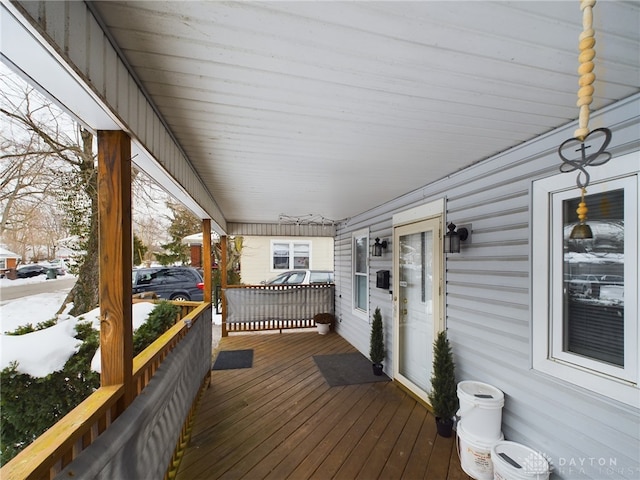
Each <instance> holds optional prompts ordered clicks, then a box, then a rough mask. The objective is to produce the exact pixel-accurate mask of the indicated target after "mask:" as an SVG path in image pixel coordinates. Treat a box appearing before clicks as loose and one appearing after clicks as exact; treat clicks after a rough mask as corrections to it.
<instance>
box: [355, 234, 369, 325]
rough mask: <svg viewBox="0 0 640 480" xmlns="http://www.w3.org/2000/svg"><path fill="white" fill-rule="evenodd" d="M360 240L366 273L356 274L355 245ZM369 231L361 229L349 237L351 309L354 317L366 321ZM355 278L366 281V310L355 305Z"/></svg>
mask: <svg viewBox="0 0 640 480" xmlns="http://www.w3.org/2000/svg"><path fill="white" fill-rule="evenodd" d="M360 239H364V240H365V242H366V252H365V253H366V261H365V265H366V271H365V272H364V273H363V272H356V245H357V242H358V240H360ZM369 248H370V245H369V230H368V229H366V228H365V229H363V230H358V231H356V232H353V233H352V235H351V258H352V261H351V278H352V285H353V294H352V297H351V309H352V312H353V314H354V315H356V316H358V317H360V318H362V319H364V320H367V321H368V319H369V290H370V287H369ZM356 277H364V278H365V279H366V281H365V285H366V293H365V298H366V302H365V306H366V309H365V310H363V309H361V308H358V306H357V304H356V295H357V294H358V283H357V282H356Z"/></svg>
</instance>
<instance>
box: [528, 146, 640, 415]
mask: <svg viewBox="0 0 640 480" xmlns="http://www.w3.org/2000/svg"><path fill="white" fill-rule="evenodd" d="M639 171H640V152H634V153H633V154H628V155H624V156H622V157H619V158H614V159H612V160H611V161H610V162H609V163H607V164H605V165H602V166H599V167H592V168H590V169H589V174H590V175H591V181H590V185H589V186H588V187H587V195H590V194H596V193H599V192H603V191H609V190H615V189H619V188H624V189H625V206H624V211H625V252H624V255H625V269H624V270H625V273H624V275H625V282H624V283H625V286H624V298H625V310H624V312H625V313H624V314H625V327H624V328H625V331H624V334H625V347H624V348H625V361H624V364H625V365H624V368H620V367H616V366H613V365H609V364H606V363H605V362H599V361H597V360H594V359H589V358H586V357H582V356H579V355H575V354H572V353H570V352H563V351H562V320H563V318H562V315H563V308H562V303H563V294H562V291H563V290H562V289H563V288H564V278H563V262H564V257H563V247H564V240H563V236H562V234H561V233H560V234H558V233H557V232H562V228H563V226H562V213H561V204H562V201H563V200H565V199H569V198H575V197H578V196H579V195H580V192H579V190H578V188H577V186H576V175H577V173H576V172H574V173H573V174H568V173H562V174H558V175H555V176H553V177H549V178H545V179H542V180H537V181H535V182H533V186H532V209H531V212H532V219H531V222H532V241H531V244H532V255H531V272H532V298H531V312H532V366H533V368H534V369H535V370H537V371H540V372H542V373H545V374H548V375H551V376H553V377H556V378H558V379H560V380H562V381H565V382H567V383H571V384H574V385H578V386H580V387H583V388H585V389H587V390H590V391H593V392H596V393H598V394H601V395H604V396H606V397H609V398H612V399H614V400H617V401H620V402H623V403H625V404H628V405H633V406H636V407H637V406H638V400H639V398H640V390H639V389H638V383H639V380H640V378H639V372H640V355H639V354H638V348H639V347H640V327H639V325H638V298H637V297H638V294H637V292H638V284H639V278H638V270H639V267H640V262H639V255H638V226H639V224H640V220H639V216H640V212H639V210H640V207H639V206H638V196H639V190H640V180H639V175H638V173H639ZM587 223H588V219H587Z"/></svg>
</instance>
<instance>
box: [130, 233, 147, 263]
mask: <svg viewBox="0 0 640 480" xmlns="http://www.w3.org/2000/svg"><path fill="white" fill-rule="evenodd" d="M147 250H148V248H147V247H146V246H145V244H144V243H142V240H140V238H138V237H137V236H136V235H133V264H134V265H141V264H142V262H143V261H144V256H145V254H146V253H147Z"/></svg>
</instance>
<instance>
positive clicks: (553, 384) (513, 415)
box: [335, 95, 640, 480]
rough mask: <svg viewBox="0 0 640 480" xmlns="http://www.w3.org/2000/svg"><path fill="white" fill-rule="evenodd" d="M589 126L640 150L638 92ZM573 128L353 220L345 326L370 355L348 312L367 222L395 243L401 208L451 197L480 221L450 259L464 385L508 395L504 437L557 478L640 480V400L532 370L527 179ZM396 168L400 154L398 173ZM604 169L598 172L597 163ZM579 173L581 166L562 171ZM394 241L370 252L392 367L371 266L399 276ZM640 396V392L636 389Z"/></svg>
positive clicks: (460, 219) (345, 235)
mask: <svg viewBox="0 0 640 480" xmlns="http://www.w3.org/2000/svg"><path fill="white" fill-rule="evenodd" d="M591 126H592V128H597V127H600V126H607V127H609V128H610V129H611V130H612V132H613V138H612V142H611V144H610V146H609V148H608V151H609V152H611V153H612V154H613V156H614V158H613V159H612V160H611V161H612V162H616V160H617V159H616V157H619V156H621V155H624V154H626V153H630V152H633V151H638V150H640V96H637V95H636V96H634V97H632V98H630V99H627V100H624V101H621V102H618V103H617V104H616V105H613V106H612V107H610V108H607V109H605V110H603V111H602V112H599V113H597V114H595V115H592V120H591ZM574 129H575V124H571V125H568V126H566V127H564V128H562V129H558V130H556V131H553V132H551V133H549V134H547V135H545V136H543V137H540V138H537V139H534V140H532V141H530V142H527V143H525V144H523V145H521V146H519V147H516V148H513V149H511V150H509V151H507V152H504V153H502V154H499V155H496V156H495V157H493V158H491V159H488V160H486V161H483V162H480V163H477V164H475V165H473V166H471V167H469V168H467V169H465V170H462V171H460V172H458V173H456V174H454V175H451V176H449V177H447V178H444V179H442V180H440V181H438V182H435V183H433V184H431V185H427V186H425V187H423V188H421V189H419V190H416V191H413V192H411V193H409V194H407V195H405V196H403V197H401V198H397V199H395V200H393V201H391V202H389V203H387V204H384V205H382V206H380V207H377V208H375V209H373V210H370V211H368V212H365V213H363V214H361V215H358V216H356V217H353V218H351V219H350V220H349V221H348V222H346V223H345V224H344V225H342V226H341V227H340V228H339V229H338V231H337V236H336V260H335V262H336V274H337V282H338V286H337V291H336V296H337V300H336V302H337V305H336V313H337V316H338V318H339V323H338V331H339V333H340V334H341V335H343V336H344V337H345V338H346V339H347V340H349V341H350V342H351V343H353V344H354V345H355V346H356V347H357V348H358V349H360V350H361V351H362V352H363V353H365V354H368V348H369V325H368V324H367V323H366V322H364V321H363V320H362V319H360V318H357V317H356V316H354V315H353V314H352V310H351V298H352V291H351V283H352V282H351V235H352V232H354V231H356V230H360V229H363V228H369V231H370V235H369V237H370V242H371V243H372V242H373V239H374V238H375V237H376V236H378V237H380V238H385V239H389V240H390V239H391V237H392V235H391V233H392V225H391V218H392V215H393V214H394V213H398V212H401V211H404V210H407V209H409V208H411V207H414V206H417V205H421V204H425V203H428V202H429V201H432V200H436V199H438V198H443V197H444V198H446V207H445V220H446V221H447V222H448V221H453V222H454V223H456V224H458V225H460V224H466V223H471V224H472V225H473V235H472V244H471V245H468V246H463V250H462V252H461V253H460V254H453V255H448V259H447V260H446V265H445V271H446V274H445V275H446V287H445V292H446V299H445V300H446V302H445V303H446V307H445V315H446V324H447V328H448V332H449V337H450V339H451V341H452V345H453V350H454V354H455V361H456V366H457V377H458V378H457V380H458V381H460V380H477V381H482V382H486V383H490V384H492V385H495V386H496V387H498V388H500V389H501V390H503V391H504V393H505V397H506V402H505V406H504V409H503V424H502V428H503V433H504V435H505V437H506V438H507V439H509V440H513V441H516V442H520V443H523V444H525V445H528V446H531V447H533V448H535V449H538V450H539V451H541V452H543V453H544V454H546V455H548V457H549V458H550V459H551V461H552V464H553V466H554V473H553V476H552V478H562V479H594V480H596V479H597V480H601V479H604V478H606V479H614V478H615V479H632V478H633V479H638V478H640V460H639V457H640V410H639V408H638V407H639V406H640V401H639V403H638V404H637V405H636V406H635V408H634V407H632V406H628V405H623V404H620V403H617V402H615V401H614V400H611V399H608V398H606V397H603V396H600V395H597V394H595V393H592V392H589V391H587V390H585V389H583V388H580V387H577V386H574V385H571V384H567V383H565V382H562V381H560V380H556V379H554V378H553V377H550V376H547V375H544V374H542V373H539V372H536V371H534V370H532V353H531V308H530V307H531V305H530V302H531V276H530V268H531V263H532V262H536V261H546V259H542V260H539V259H532V258H530V252H531V245H530V243H531V235H532V232H531V229H530V218H531V215H532V212H531V210H530V205H531V186H532V182H533V180H534V179H538V178H542V177H547V176H550V175H555V174H558V173H559V170H558V168H559V164H560V159H559V157H558V154H557V148H558V146H559V145H560V144H561V143H562V142H563V141H564V140H566V139H567V138H570V137H572V136H573V131H574ZM398 167H400V168H401V160H400V163H399V164H396V167H394V168H398ZM592 168H597V167H592ZM566 175H575V173H571V174H566ZM392 260H393V245H392V244H390V246H389V249H388V250H387V252H386V253H385V255H384V256H383V257H379V258H375V257H371V258H370V300H369V308H370V311H373V309H375V307H376V306H380V308H381V310H382V312H383V317H384V318H385V320H386V323H385V327H386V328H385V333H386V346H387V349H388V351H389V353H388V356H387V359H386V361H385V371H386V372H387V374H390V372H393V365H391V358H390V357H391V356H392V353H391V349H392V345H393V342H392V338H391V335H392V334H393V333H392V328H391V327H392V326H391V319H392V313H393V311H392V308H393V306H392V298H391V296H390V295H389V294H388V293H386V292H384V291H382V290H379V289H377V288H375V271H376V270H380V269H387V270H390V271H393V268H392ZM639 398H640V396H639Z"/></svg>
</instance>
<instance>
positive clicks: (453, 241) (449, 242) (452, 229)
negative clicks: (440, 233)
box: [443, 222, 469, 253]
mask: <svg viewBox="0 0 640 480" xmlns="http://www.w3.org/2000/svg"><path fill="white" fill-rule="evenodd" d="M447 228H448V229H449V231H448V232H447V234H446V235H445V236H444V242H443V243H444V253H460V242H464V241H465V240H466V239H467V238H469V230H468V229H467V228H465V227H460V228H459V229H458V231H456V225H455V224H454V223H453V222H451V223H450V224H449V225H447Z"/></svg>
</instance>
